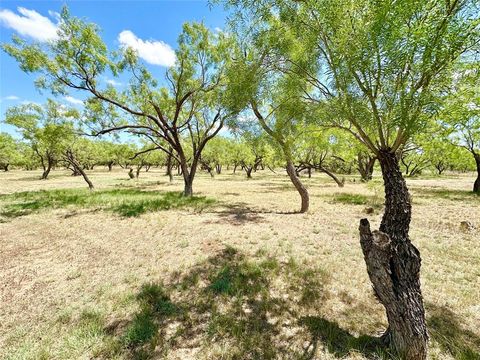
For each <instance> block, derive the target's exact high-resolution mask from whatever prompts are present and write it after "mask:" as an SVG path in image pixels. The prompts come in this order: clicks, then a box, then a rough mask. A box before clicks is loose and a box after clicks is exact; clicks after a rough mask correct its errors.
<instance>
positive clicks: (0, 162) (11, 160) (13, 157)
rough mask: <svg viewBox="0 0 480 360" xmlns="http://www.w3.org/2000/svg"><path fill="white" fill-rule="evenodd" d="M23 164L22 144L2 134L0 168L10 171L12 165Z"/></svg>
mask: <svg viewBox="0 0 480 360" xmlns="http://www.w3.org/2000/svg"><path fill="white" fill-rule="evenodd" d="M21 162H22V155H21V151H20V144H19V142H18V141H16V140H15V139H14V138H13V137H12V136H11V135H10V134H7V133H0V168H1V169H3V171H8V170H9V167H10V165H17V164H20V163H21Z"/></svg>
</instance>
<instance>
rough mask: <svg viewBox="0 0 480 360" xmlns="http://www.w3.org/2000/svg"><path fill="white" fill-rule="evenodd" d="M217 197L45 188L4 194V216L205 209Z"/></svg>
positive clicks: (1, 199) (127, 214)
mask: <svg viewBox="0 0 480 360" xmlns="http://www.w3.org/2000/svg"><path fill="white" fill-rule="evenodd" d="M214 202H215V201H214V200H213V199H209V198H206V197H203V196H192V197H184V196H182V194H181V193H178V192H159V191H144V190H141V189H133V188H124V189H113V190H97V191H93V192H91V191H89V190H87V189H63V190H48V191H47V190H41V191H31V192H21V193H15V194H9V195H1V196H0V217H3V218H16V217H19V216H24V215H28V214H31V213H34V212H39V211H41V210H48V209H60V208H71V207H73V208H84V209H85V208H86V209H93V210H98V209H102V210H106V211H111V212H114V213H116V214H118V215H120V216H123V217H133V216H139V215H141V214H144V213H147V212H154V211H160V210H168V209H175V208H182V207H189V208H193V209H195V210H197V211H201V210H203V209H204V208H205V207H208V206H210V205H211V204H213V203H214Z"/></svg>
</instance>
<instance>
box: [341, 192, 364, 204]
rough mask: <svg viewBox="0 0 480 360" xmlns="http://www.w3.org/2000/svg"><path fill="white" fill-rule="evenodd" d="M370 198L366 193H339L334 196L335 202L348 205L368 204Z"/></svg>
mask: <svg viewBox="0 0 480 360" xmlns="http://www.w3.org/2000/svg"><path fill="white" fill-rule="evenodd" d="M369 201H370V199H369V197H368V196H366V195H361V194H347V193H338V194H335V195H334V196H333V202H335V203H341V204H348V205H367V204H368V203H369Z"/></svg>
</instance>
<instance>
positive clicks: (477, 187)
mask: <svg viewBox="0 0 480 360" xmlns="http://www.w3.org/2000/svg"><path fill="white" fill-rule="evenodd" d="M473 156H474V157H475V163H476V164H477V180H475V182H474V184H473V192H474V193H477V194H480V154H479V153H474V154H473Z"/></svg>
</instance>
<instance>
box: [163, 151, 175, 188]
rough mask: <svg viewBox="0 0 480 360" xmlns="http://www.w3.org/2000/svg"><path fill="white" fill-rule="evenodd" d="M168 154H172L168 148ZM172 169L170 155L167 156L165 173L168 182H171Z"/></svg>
mask: <svg viewBox="0 0 480 360" xmlns="http://www.w3.org/2000/svg"><path fill="white" fill-rule="evenodd" d="M168 150H169V151H170V152H172V151H173V150H172V148H171V147H170V148H169V149H168ZM172 168H173V161H172V155H171V154H167V172H166V174H165V175H168V178H169V179H170V182H172V181H173V173H172Z"/></svg>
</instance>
